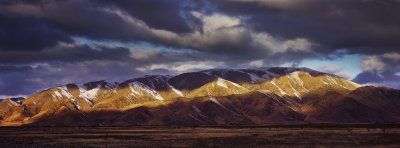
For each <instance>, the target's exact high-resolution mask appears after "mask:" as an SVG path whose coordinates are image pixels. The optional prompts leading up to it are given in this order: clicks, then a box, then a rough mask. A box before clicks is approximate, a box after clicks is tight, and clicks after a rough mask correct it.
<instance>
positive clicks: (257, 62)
mask: <svg viewBox="0 0 400 148" xmlns="http://www.w3.org/2000/svg"><path fill="white" fill-rule="evenodd" d="M262 66H264V61H263V60H254V61H250V62H249V63H248V67H262Z"/></svg>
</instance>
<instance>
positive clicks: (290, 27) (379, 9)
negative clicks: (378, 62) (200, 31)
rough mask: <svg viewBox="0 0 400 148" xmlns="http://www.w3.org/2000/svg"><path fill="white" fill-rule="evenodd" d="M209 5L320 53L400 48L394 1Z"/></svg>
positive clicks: (399, 6) (398, 6) (270, 0)
mask: <svg viewBox="0 0 400 148" xmlns="http://www.w3.org/2000/svg"><path fill="white" fill-rule="evenodd" d="M213 2H214V3H215V4H216V5H218V6H219V8H220V10H221V11H223V12H226V13H229V14H232V15H248V16H250V18H249V19H248V20H247V23H248V24H249V25H252V26H253V29H256V30H260V31H266V32H270V33H272V34H275V35H278V36H282V37H287V38H291V37H299V36H302V37H306V38H309V39H310V40H312V41H315V42H316V43H319V44H321V45H322V46H324V47H325V49H324V50H320V52H325V53H326V52H328V53H329V52H332V50H336V49H339V48H347V49H350V50H351V51H353V52H355V53H367V54H373V53H383V52H388V51H395V50H398V47H399V46H400V42H398V38H400V15H398V14H400V2H399V1H397V0H385V1H381V0H352V1H348V0H335V1H330V0H318V1H317V0H300V1H287V0H283V1H277V0H266V1H261V0H254V1H251V0H250V1H246V0H243V1H228V0H224V1H213ZM377 48H379V49H380V50H376V49H377ZM326 49H330V50H326Z"/></svg>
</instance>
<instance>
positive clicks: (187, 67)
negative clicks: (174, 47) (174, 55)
mask: <svg viewBox="0 0 400 148" xmlns="http://www.w3.org/2000/svg"><path fill="white" fill-rule="evenodd" d="M220 67H226V65H225V63H224V62H217V61H188V62H174V63H168V64H150V65H147V66H143V67H138V68H136V70H138V71H141V72H151V71H155V70H167V71H171V72H174V73H184V72H191V71H197V70H205V69H213V68H220Z"/></svg>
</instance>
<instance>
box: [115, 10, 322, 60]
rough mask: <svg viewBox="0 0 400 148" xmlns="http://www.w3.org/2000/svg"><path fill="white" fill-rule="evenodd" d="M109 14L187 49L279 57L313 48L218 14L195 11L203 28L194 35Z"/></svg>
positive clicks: (296, 40) (303, 41)
mask: <svg viewBox="0 0 400 148" xmlns="http://www.w3.org/2000/svg"><path fill="white" fill-rule="evenodd" d="M108 11H110V12H113V13H114V14H116V15H118V16H120V17H121V18H123V19H124V20H126V22H129V23H131V24H132V27H136V28H138V29H136V30H141V32H145V33H146V34H148V35H149V36H152V37H153V38H156V39H158V40H160V41H164V42H167V43H170V44H175V45H179V46H182V47H186V48H195V49H203V50H210V49H213V48H212V47H215V46H219V45H229V46H232V47H248V48H253V49H258V50H264V51H268V52H269V53H271V54H276V53H283V52H286V51H288V50H293V51H303V52H307V51H309V49H310V48H311V47H312V46H313V45H314V44H313V43H312V42H311V41H309V40H307V39H306V38H294V39H283V38H278V37H273V36H272V35H270V34H269V33H267V32H254V31H252V30H251V29H249V28H247V27H246V26H245V25H244V24H242V22H241V19H242V18H244V17H231V16H227V15H223V14H218V13H216V14H211V15H205V14H202V13H200V12H197V11H194V12H192V15H193V16H194V17H196V18H198V19H200V20H201V21H202V23H203V26H202V28H201V29H197V30H195V31H193V32H192V33H183V34H177V33H174V32H171V31H167V30H160V29H154V28H150V27H149V26H147V25H146V24H145V23H143V21H141V20H138V19H135V18H132V17H131V16H129V15H128V14H125V13H123V12H121V11H117V10H112V11H111V10H108ZM114 11H115V12H114ZM194 29H196V28H194ZM244 44H248V45H244ZM243 50H248V49H243Z"/></svg>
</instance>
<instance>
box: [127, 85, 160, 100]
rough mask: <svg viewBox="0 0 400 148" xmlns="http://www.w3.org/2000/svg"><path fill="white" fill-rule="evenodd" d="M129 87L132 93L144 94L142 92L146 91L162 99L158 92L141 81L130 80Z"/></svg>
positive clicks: (155, 97)
mask: <svg viewBox="0 0 400 148" xmlns="http://www.w3.org/2000/svg"><path fill="white" fill-rule="evenodd" d="M129 88H130V89H131V91H132V94H133V95H144V93H147V94H149V95H151V96H152V97H153V98H154V99H157V100H164V98H163V97H161V95H160V94H158V93H157V91H155V90H154V89H151V88H150V87H148V86H147V85H145V84H143V83H140V82H131V83H129Z"/></svg>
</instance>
